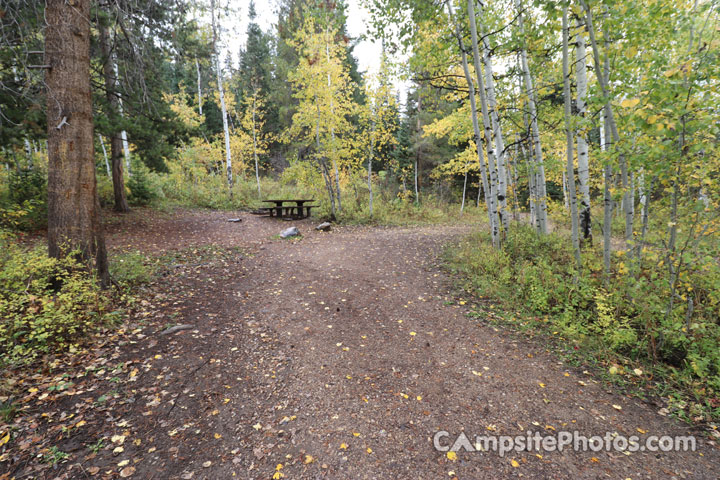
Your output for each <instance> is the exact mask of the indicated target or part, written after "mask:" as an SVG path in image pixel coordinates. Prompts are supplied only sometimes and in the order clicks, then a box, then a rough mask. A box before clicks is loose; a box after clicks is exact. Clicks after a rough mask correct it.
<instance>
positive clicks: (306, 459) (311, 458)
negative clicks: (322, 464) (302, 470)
mask: <svg viewBox="0 0 720 480" xmlns="http://www.w3.org/2000/svg"><path fill="white" fill-rule="evenodd" d="M314 461H315V459H314V458H313V456H312V455H305V459H304V460H303V463H304V464H305V465H307V464H309V463H312V462H314Z"/></svg>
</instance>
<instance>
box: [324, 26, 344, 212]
mask: <svg viewBox="0 0 720 480" xmlns="http://www.w3.org/2000/svg"><path fill="white" fill-rule="evenodd" d="M328 36H329V32H328V30H327V29H325V57H326V59H327V63H328V68H329V67H330V40H329V38H328ZM327 85H328V92H329V93H330V118H333V117H334V115H335V108H334V106H333V95H332V79H331V78H330V71H329V70H328V74H327ZM333 122H334V120H333V121H331V122H330V138H331V139H332V144H333V150H335V126H334V124H333ZM331 159H332V165H333V170H334V171H335V195H336V197H337V208H338V212H342V200H341V199H340V172H339V171H338V165H337V161H336V158H335V152H333V155H332V157H331Z"/></svg>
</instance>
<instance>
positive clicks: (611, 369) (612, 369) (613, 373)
mask: <svg viewBox="0 0 720 480" xmlns="http://www.w3.org/2000/svg"><path fill="white" fill-rule="evenodd" d="M617 372H618V369H617V367H616V366H614V365H613V366H612V367H610V375H615V374H616V373H617Z"/></svg>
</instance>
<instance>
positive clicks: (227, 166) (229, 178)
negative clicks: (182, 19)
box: [210, 0, 233, 198]
mask: <svg viewBox="0 0 720 480" xmlns="http://www.w3.org/2000/svg"><path fill="white" fill-rule="evenodd" d="M210 10H211V16H212V31H213V53H214V54H215V70H216V73H217V85H218V93H219V94H220V110H221V112H222V119H223V133H224V135H225V171H226V175H227V182H228V191H229V192H230V197H231V198H232V187H233V173H232V153H231V152H230V129H229V127H228V116H227V106H226V105H225V91H224V89H223V82H222V72H221V70H220V54H219V52H218V49H217V26H216V23H215V0H211V2H210Z"/></svg>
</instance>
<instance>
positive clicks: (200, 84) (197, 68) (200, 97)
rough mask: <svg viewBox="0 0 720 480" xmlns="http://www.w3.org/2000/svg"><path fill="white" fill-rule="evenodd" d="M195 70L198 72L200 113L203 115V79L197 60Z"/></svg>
mask: <svg viewBox="0 0 720 480" xmlns="http://www.w3.org/2000/svg"><path fill="white" fill-rule="evenodd" d="M195 70H197V89H198V112H199V113H200V115H202V114H203V113H202V77H201V76H200V62H198V60H197V58H196V59H195Z"/></svg>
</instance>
